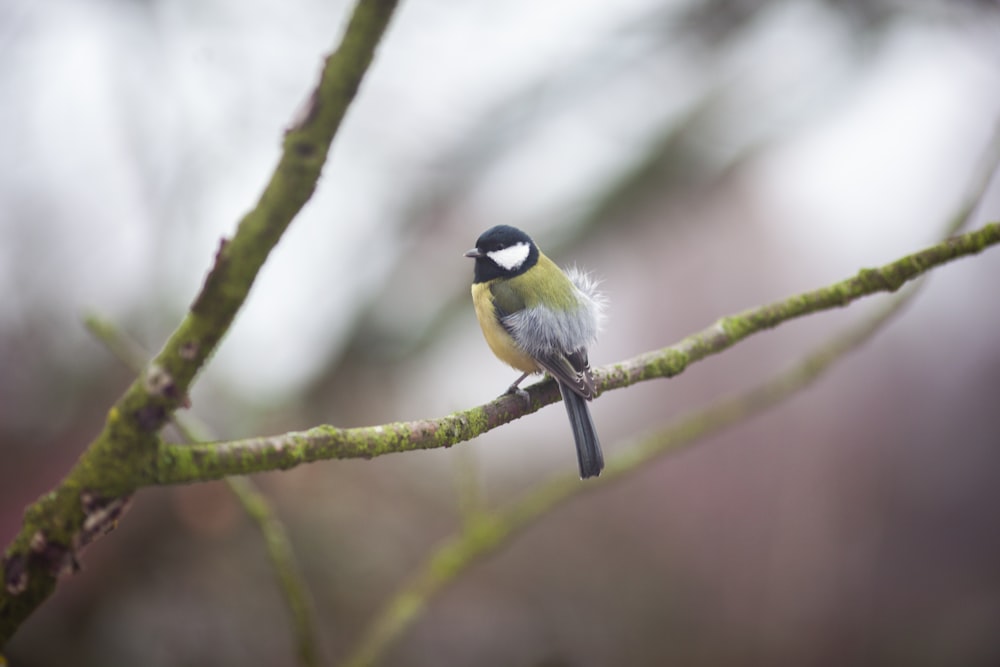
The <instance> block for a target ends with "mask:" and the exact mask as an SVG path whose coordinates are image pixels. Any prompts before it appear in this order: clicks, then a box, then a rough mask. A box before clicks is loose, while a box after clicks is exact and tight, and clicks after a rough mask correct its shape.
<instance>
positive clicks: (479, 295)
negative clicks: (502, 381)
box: [472, 282, 542, 373]
mask: <svg viewBox="0 0 1000 667" xmlns="http://www.w3.org/2000/svg"><path fill="white" fill-rule="evenodd" d="M472 303H473V304H475V307H476V318H477V319H478V320H479V326H480V327H482V329H483V335H484V336H485V337H486V342H487V344H488V345H489V346H490V349H491V350H493V354H495V355H496V356H497V358H498V359H500V361H502V362H504V363H506V364H508V365H510V366H513V367H514V368H516V369H517V370H519V371H521V372H523V373H540V372H541V370H542V369H541V368H539V366H538V364H536V363H535V360H534V359H532V358H531V357H530V356H528V355H527V354H525V353H524V352H523V351H522V350H521V348H519V347H518V346H517V343H516V342H515V341H514V338H513V337H512V336H511V335H510V334H509V333H507V330H506V329H504V328H503V326H502V325H501V324H500V321H499V320H497V316H496V310H495V309H494V307H493V295H492V293H491V292H490V283H488V282H486V283H474V284H473V285H472Z"/></svg>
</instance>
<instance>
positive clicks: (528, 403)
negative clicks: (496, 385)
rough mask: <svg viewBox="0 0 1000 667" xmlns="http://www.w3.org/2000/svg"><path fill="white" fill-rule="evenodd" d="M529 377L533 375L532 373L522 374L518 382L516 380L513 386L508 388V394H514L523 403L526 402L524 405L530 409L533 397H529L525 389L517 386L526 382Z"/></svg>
mask: <svg viewBox="0 0 1000 667" xmlns="http://www.w3.org/2000/svg"><path fill="white" fill-rule="evenodd" d="M529 375H531V373H521V377H519V378H517V379H516V380H514V382H513V384H511V385H510V386H509V387H507V393H508V394H514V395H515V396H517V397H518V398H520V399H521V400H522V401H524V404H525V405H526V406H528V407H529V408H530V407H531V397H530V396H528V392H527V391H525V390H524V389H521V388H520V387H518V386H517V385H519V384H521V383H522V382H523V381H524V378H526V377H528V376H529Z"/></svg>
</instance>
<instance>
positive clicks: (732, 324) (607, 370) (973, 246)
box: [147, 223, 1000, 484]
mask: <svg viewBox="0 0 1000 667" xmlns="http://www.w3.org/2000/svg"><path fill="white" fill-rule="evenodd" d="M997 243H1000V223H993V224H988V225H986V226H985V227H983V228H981V229H979V230H976V231H973V232H969V233H967V234H963V235H961V236H956V237H953V238H950V239H947V240H945V241H942V242H941V243H938V244H936V245H933V246H931V247H929V248H927V249H925V250H922V251H920V252H917V253H914V254H912V255H907V256H906V257H903V258H902V259H899V260H897V261H895V262H892V263H890V264H886V265H885V266H882V267H880V268H876V269H863V270H861V271H860V272H858V274H857V275H855V276H854V277H853V278H848V279H847V280H843V281H841V282H838V283H835V284H833V285H830V286H828V287H822V288H820V289H817V290H813V291H811V292H804V293H802V294H798V295H795V296H792V297H790V298H788V299H784V300H782V301H776V302H774V303H771V304H768V305H765V306H761V307H759V308H752V309H750V310H746V311H744V312H742V313H740V314H738V315H733V316H730V317H724V318H722V319H721V320H719V321H718V322H716V323H715V324H713V325H712V326H710V327H708V328H707V329H704V330H703V331H701V332H699V333H696V334H694V335H691V336H688V337H687V338H685V339H684V340H682V341H680V342H679V343H677V344H676V345H672V346H670V347H666V348H663V349H661V350H657V351H655V352H649V353H646V354H642V355H639V356H637V357H634V358H632V359H629V360H627V361H623V362H621V363H618V364H614V365H613V366H607V367H603V368H599V369H597V370H596V371H595V380H596V384H597V386H598V389H599V390H600V391H601V392H605V391H610V390H612V389H621V388H623V387H628V386H630V385H633V384H635V383H637V382H642V381H645V380H652V379H654V378H669V377H673V376H675V375H678V374H679V373H681V372H683V371H684V369H685V368H687V366H688V365H689V364H691V363H694V362H696V361H699V360H701V359H704V358H705V357H708V356H710V355H713V354H718V353H719V352H722V351H723V350H726V349H728V348H730V347H732V346H733V345H735V344H736V343H737V342H739V341H741V340H743V339H744V338H747V337H748V336H750V335H752V334H755V333H758V332H760V331H764V330H766V329H770V328H773V327H776V326H777V325H779V324H781V323H783V322H787V321H789V320H793V319H796V318H799V317H803V316H805V315H809V314H811V313H815V312H818V311H821V310H829V309H832V308H837V307H842V306H846V305H847V304H849V303H852V302H853V301H856V300H857V299H860V298H862V297H865V296H868V295H871V294H876V293H878V292H894V291H896V290H898V289H899V288H900V287H901V286H902V285H903V284H905V283H906V282H908V281H910V280H913V279H914V278H917V277H918V276H920V275H922V274H923V273H925V272H926V271H928V270H930V269H932V268H934V267H936V266H940V265H942V264H945V263H947V262H950V261H952V260H955V259H958V258H959V257H964V256H967V255H972V254H975V253H978V252H981V251H982V250H984V249H985V248H987V247H989V246H991V245H994V244H997ZM527 391H528V394H529V396H530V405H527V404H526V403H525V402H524V401H523V400H522V399H521V398H520V397H516V396H511V395H504V396H501V397H500V398H497V399H495V400H493V401H490V402H489V403H486V404H485V405H481V406H478V407H475V408H470V409H468V410H462V411H460V412H455V413H452V414H450V415H447V416H445V417H441V418H439V419H426V420H417V421H410V422H395V423H391V424H383V425H380V426H366V427H361V428H349V429H340V428H337V427H334V426H329V425H323V426H317V427H315V428H311V429H309V430H308V431H301V432H292V433H286V434H283V435H275V436H269V437H257V438H248V439H244V440H234V441H229V442H214V443H204V444H197V445H191V446H188V445H172V444H166V445H164V446H162V447H161V448H160V457H159V460H158V461H157V462H156V463H155V466H154V467H153V469H152V470H150V471H149V472H148V473H147V474H149V475H150V476H151V477H152V480H151V481H153V482H154V483H157V484H179V483H186V482H197V481H205V480H209V479H218V478H220V477H226V476H229V475H242V474H248V473H255V472H264V471H268V470H286V469H288V468H293V467H295V466H298V465H301V464H303V463H310V462H313V461H320V460H326V459H350V458H366V459H367V458H373V457H376V456H382V455H384V454H391V453H396V452H408V451H414V450H418V449H434V448H437V447H450V446H451V445H454V444H456V443H459V442H463V441H466V440H471V439H473V438H475V437H477V436H480V435H482V434H483V433H486V432H487V431H490V430H492V429H494V428H497V427H498V426H501V425H503V424H506V423H508V422H511V421H513V420H515V419H518V418H520V417H523V416H525V415H528V414H531V413H533V412H536V411H538V410H539V409H541V408H542V407H544V406H546V405H548V404H550V403H554V402H556V401H557V400H559V391H558V389H557V388H556V386H555V383H554V382H552V381H551V380H544V381H542V382H539V383H536V384H534V385H532V386H531V387H528V389H527Z"/></svg>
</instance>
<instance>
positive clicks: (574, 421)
mask: <svg viewBox="0 0 1000 667" xmlns="http://www.w3.org/2000/svg"><path fill="white" fill-rule="evenodd" d="M559 392H560V393H561V394H562V399H563V404H564V405H565V406H566V414H568V415H569V423H570V426H572V427H573V439H574V440H576V458H577V460H578V461H579V463H580V479H587V478H588V477H597V476H598V475H600V474H601V470H603V469H604V454H602V453H601V441H600V440H598V439H597V430H596V429H595V428H594V420H593V419H591V418H590V409H589V408H588V407H587V399H585V398H584V397H582V396H580V395H579V394H577V393H576V392H574V391H573V390H572V389H570V388H569V387H567V386H566V385H564V384H563V383H562V382H560V383H559Z"/></svg>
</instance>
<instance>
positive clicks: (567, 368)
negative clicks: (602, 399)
mask: <svg viewBox="0 0 1000 667" xmlns="http://www.w3.org/2000/svg"><path fill="white" fill-rule="evenodd" d="M535 360H536V361H537V362H538V365H539V366H541V367H542V368H544V369H545V370H546V371H548V372H549V374H550V375H552V377H554V378H556V379H557V380H559V381H560V382H562V383H563V384H564V385H566V386H567V387H569V388H570V389H572V390H573V392H574V393H576V394H579V395H580V396H582V397H584V398H585V399H587V400H588V401H589V400H590V399H592V398H594V396H595V395H597V389H596V388H595V387H594V376H593V375H591V373H590V363H589V362H588V361H587V350H586V349H584V348H581V349H579V350H576V351H575V352H571V353H570V354H563V353H561V352H553V353H552V354H549V355H544V356H541V357H536V358H535Z"/></svg>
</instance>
